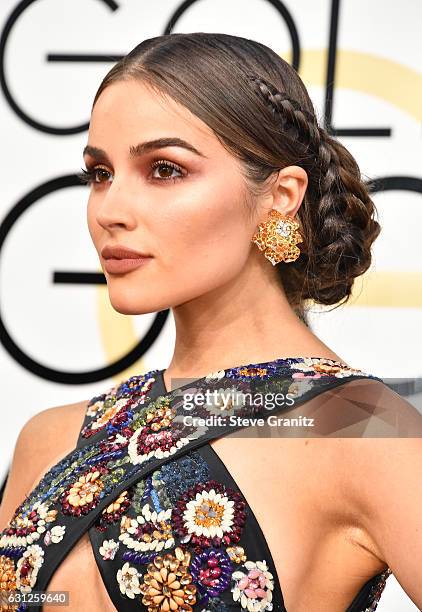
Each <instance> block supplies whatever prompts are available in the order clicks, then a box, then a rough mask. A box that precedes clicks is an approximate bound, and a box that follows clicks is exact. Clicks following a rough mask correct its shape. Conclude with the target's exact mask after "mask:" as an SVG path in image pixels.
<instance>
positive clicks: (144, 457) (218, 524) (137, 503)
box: [0, 358, 391, 612]
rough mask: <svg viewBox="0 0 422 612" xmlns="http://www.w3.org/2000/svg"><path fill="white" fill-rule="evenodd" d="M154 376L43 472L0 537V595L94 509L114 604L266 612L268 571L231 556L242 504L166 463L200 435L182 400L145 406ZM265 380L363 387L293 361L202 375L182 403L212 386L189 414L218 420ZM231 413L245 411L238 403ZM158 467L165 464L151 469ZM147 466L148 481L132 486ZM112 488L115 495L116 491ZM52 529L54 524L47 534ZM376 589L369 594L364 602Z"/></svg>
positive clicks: (91, 409)
mask: <svg viewBox="0 0 422 612" xmlns="http://www.w3.org/2000/svg"><path fill="white" fill-rule="evenodd" d="M155 373H156V370H155V371H151V372H148V373H146V374H143V375H139V376H134V377H132V378H130V379H128V380H126V381H123V382H122V383H121V384H120V385H117V386H114V387H112V388H111V389H110V390H109V391H107V393H104V394H102V395H98V396H96V397H94V398H92V400H91V401H90V402H89V403H88V406H87V411H86V415H85V422H84V427H83V429H82V431H81V437H82V438H83V439H84V440H83V443H82V444H81V445H80V446H78V447H77V448H75V450H74V451H72V452H71V453H69V454H68V455H67V456H66V457H64V458H63V459H62V460H61V461H59V462H58V463H57V464H56V465H55V466H53V467H52V468H50V469H49V470H48V472H46V474H45V475H44V476H43V477H42V479H41V480H40V482H39V483H38V484H37V486H36V487H35V488H34V490H33V491H31V493H30V494H29V495H28V496H27V497H26V498H25V499H24V500H23V501H22V503H21V504H20V506H19V507H18V508H17V509H16V511H15V514H14V516H13V517H12V519H11V520H10V522H9V524H8V525H7V526H6V528H5V529H4V530H3V531H2V532H1V533H0V586H1V589H2V590H4V591H16V590H18V591H21V592H28V591H30V590H31V589H33V588H34V587H36V585H37V580H38V579H39V576H42V575H43V572H44V571H45V569H46V558H48V557H49V555H50V550H51V549H52V550H54V549H56V550H60V548H59V547H57V544H59V543H60V542H62V541H63V542H65V543H66V546H67V545H68V544H69V541H70V542H71V541H72V540H69V538H72V537H74V534H75V533H77V530H76V525H77V523H78V521H81V520H82V519H83V518H84V517H85V516H86V515H89V513H90V512H91V511H94V510H95V509H96V508H97V506H99V504H102V505H101V506H100V508H99V509H98V508H97V513H98V515H96V518H95V522H93V523H92V526H93V527H95V528H96V529H97V530H99V531H100V532H104V538H105V539H104V540H103V541H102V544H101V545H100V546H99V548H98V550H97V553H98V555H99V557H100V559H102V560H103V561H107V563H110V564H111V563H113V562H114V563H116V564H119V567H118V568H116V574H115V576H116V580H117V583H116V584H117V585H118V588H119V591H120V593H121V594H122V596H125V597H128V598H130V599H134V598H135V597H136V598H137V599H139V600H141V601H142V603H144V605H146V606H147V608H148V610H149V611H150V612H152V611H154V612H157V611H158V610H160V611H161V610H162V611H164V610H168V609H171V610H185V611H186V610H190V609H192V607H193V606H194V605H195V604H196V603H198V604H200V605H201V609H205V608H204V606H206V610H209V612H225V611H226V610H228V607H227V605H226V603H225V602H224V601H223V599H224V598H226V597H227V596H230V598H231V594H232V593H233V598H234V594H235V595H236V597H237V596H238V598H237V600H234V599H233V601H237V602H238V604H239V606H240V607H242V608H243V609H247V610H253V611H255V610H270V609H271V607H270V606H271V593H272V591H273V588H274V587H272V586H271V585H272V582H271V578H272V576H271V573H270V572H269V570H268V562H269V560H265V559H262V560H260V561H252V560H251V559H250V558H249V556H248V550H247V547H246V548H245V547H244V546H242V545H241V544H242V543H243V542H242V541H241V537H242V535H243V534H244V532H245V527H246V524H247V513H248V510H247V504H246V501H245V499H244V497H243V496H242V494H241V493H240V492H238V491H235V490H233V489H231V488H229V487H227V486H226V485H225V484H223V483H222V482H219V481H217V480H215V479H214V478H212V477H211V476H212V473H211V472H210V467H209V466H208V464H207V462H206V461H205V460H204V459H203V457H202V456H201V454H200V453H198V452H197V451H196V450H195V448H191V449H185V450H184V454H180V456H178V455H177V454H176V453H177V451H178V450H179V449H181V448H182V447H184V446H186V445H188V443H191V442H194V441H195V440H197V439H198V438H200V437H201V436H203V435H204V434H205V432H206V431H207V428H206V427H199V426H198V427H194V426H186V425H184V423H183V421H182V418H181V416H182V414H183V412H182V409H183V406H182V402H183V393H182V391H181V390H175V392H174V393H165V394H164V395H162V396H160V397H159V398H157V399H156V400H153V401H150V400H149V398H148V393H149V391H150V390H151V388H152V385H153V383H154V381H155V377H154V375H155ZM275 374H285V378H284V379H281V381H280V386H281V387H282V388H283V389H284V388H288V387H289V386H291V385H296V386H295V387H294V388H295V389H296V390H297V392H298V393H303V392H304V391H306V390H307V389H310V388H312V383H315V384H316V380H315V381H312V380H311V379H312V378H315V379H317V378H318V379H320V380H323V381H324V382H325V380H327V381H328V378H329V376H332V375H334V376H336V377H344V376H349V375H353V374H358V375H365V376H370V375H367V374H365V373H363V372H361V371H360V370H355V369H353V368H348V367H347V366H345V364H340V363H338V362H333V361H331V360H326V359H316V358H309V359H298V358H294V359H285V360H275V361H274V362H270V363H268V364H255V365H254V364H249V365H247V366H242V367H238V368H231V369H227V370H219V371H217V372H211V373H210V374H209V375H208V376H207V377H205V378H204V379H200V380H199V381H196V382H195V383H194V384H193V385H192V387H191V388H189V389H185V391H186V390H188V391H190V390H191V389H192V390H193V391H196V390H198V389H199V390H201V389H205V388H206V387H207V384H208V383H213V384H214V385H215V386H216V387H217V389H216V390H217V401H216V403H214V404H212V403H210V404H206V405H202V407H201V408H200V409H198V411H197V412H198V415H199V416H206V415H208V414H212V413H213V411H219V414H221V412H222V410H221V406H222V401H220V400H222V394H225V393H228V392H230V391H233V390H236V391H238V390H239V389H240V390H241V391H242V390H243V389H246V390H247V389H248V388H249V383H250V382H251V381H257V382H259V383H260V384H261V386H265V384H268V385H271V384H274V389H276V388H277V384H278V381H274V382H273V381H272V380H271V379H272V377H273V375H275ZM308 374H309V376H308ZM302 378H306V379H307V380H304V381H303V382H302V380H301V379H302ZM292 379H293V382H292ZM234 381H235V382H236V383H238V388H236V389H235V387H233V382H234ZM179 398H180V399H179ZM174 399H176V400H177V401H176V402H174ZM147 400H149V401H147ZM233 409H234V406H230V407H229V408H228V409H226V411H227V412H230V411H231V410H233ZM239 410H240V412H242V411H244V412H245V414H246V413H248V411H249V412H252V411H253V409H252V408H251V406H248V405H246V404H245V403H240V406H239ZM223 411H224V405H223ZM258 411H259V410H258ZM91 438H92V440H91ZM171 455H175V457H173V456H171ZM165 458H169V461H165V462H164V463H162V462H161V463H162V465H160V461H159V460H161V459H165ZM150 463H152V466H153V467H152V470H151V471H150V473H149V474H148V475H147V476H146V477H144V478H142V477H141V478H139V476H138V474H139V472H140V471H142V470H143V468H144V466H145V465H146V466H148V464H150ZM155 463H157V464H158V468H155V465H154V464H155ZM145 471H147V470H145ZM135 479H136V480H135ZM121 483H122V484H123V483H124V486H125V487H126V488H125V489H124V490H120V489H122V488H123V487H120V488H118V487H119V486H120V484H121ZM131 483H134V484H131ZM60 512H61V513H62V515H63V516H62V515H60V514H59V513H60ZM58 518H59V520H58ZM87 518H88V520H89V516H88V517H87ZM56 521H57V522H59V523H60V524H55V525H52V523H55V522H56ZM61 523H66V524H61ZM119 529H120V534H119ZM116 530H117V533H116ZM112 535H115V539H114V538H113V537H111V536H112ZM117 539H118V541H116V540H117ZM35 542H36V543H35ZM51 557H52V558H53V555H51ZM236 566H237V569H234V568H235V567H236ZM40 570H41V572H40ZM390 573H391V571H390ZM255 574H256V576H255ZM175 576H176V577H175ZM387 576H388V572H386V573H385V577H387ZM264 578H265V580H266V581H265V584H264ZM383 584H385V581H384V583H382V581H381V582H379V583H377V589H378V590H376V591H375V590H374V593H373V594H372V595H373V597H374V598H375V599H376V598H377V597H378V592H379V596H380V592H381V591H380V589H381V590H382V588H383ZM264 593H265V596H264ZM157 598H158V599H157ZM273 603H274V602H273ZM258 605H259V606H260V607H258ZM265 606H266V607H265ZM231 607H232V606H231V605H230V608H231ZM23 609H24V608H22V610H23ZM25 609H26V608H25ZM373 610H375V608H372V607H371V608H368V610H367V611H366V612H373ZM19 612H20V610H19Z"/></svg>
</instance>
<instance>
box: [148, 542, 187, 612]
mask: <svg viewBox="0 0 422 612" xmlns="http://www.w3.org/2000/svg"><path fill="white" fill-rule="evenodd" d="M190 560H191V555H190V553H189V552H185V551H183V549H181V548H179V547H178V548H176V549H175V551H174V554H171V553H167V554H166V555H164V556H161V555H157V556H156V557H154V560H153V561H152V563H149V564H148V567H147V571H146V573H145V574H144V576H143V581H142V583H141V584H140V587H139V588H140V590H141V593H142V594H143V597H142V603H143V604H144V605H146V606H147V609H148V612H161V611H163V612H164V610H185V611H187V612H192V610H193V608H192V606H193V605H194V604H195V603H196V601H197V597H196V592H197V587H196V585H195V584H194V583H193V582H192V575H191V574H190V572H189V563H190Z"/></svg>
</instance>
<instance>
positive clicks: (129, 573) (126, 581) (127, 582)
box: [116, 562, 141, 599]
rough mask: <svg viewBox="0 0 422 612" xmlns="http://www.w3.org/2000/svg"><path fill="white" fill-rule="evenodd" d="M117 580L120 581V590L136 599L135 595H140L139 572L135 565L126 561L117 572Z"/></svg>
mask: <svg viewBox="0 0 422 612" xmlns="http://www.w3.org/2000/svg"><path fill="white" fill-rule="evenodd" d="M116 577H117V582H118V583H119V588H120V592H121V593H122V594H123V595H126V597H129V598H130V599H135V595H139V593H140V592H141V589H140V588H139V574H138V571H137V569H136V568H135V567H132V566H131V565H129V563H128V562H126V563H125V564H124V565H123V567H122V568H121V569H119V570H118V572H117V575H116Z"/></svg>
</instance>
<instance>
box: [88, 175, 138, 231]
mask: <svg viewBox="0 0 422 612" xmlns="http://www.w3.org/2000/svg"><path fill="white" fill-rule="evenodd" d="M129 199H130V196H129V194H126V193H124V192H123V190H122V189H121V188H119V187H115V184H112V185H111V186H110V188H109V189H108V190H107V193H106V195H105V196H104V198H103V199H102V200H101V203H100V204H99V205H98V207H97V210H96V219H97V223H98V224H99V225H101V227H102V228H104V229H115V228H125V229H127V230H130V229H134V228H135V227H136V218H135V216H134V214H133V210H132V205H131V204H130V203H129Z"/></svg>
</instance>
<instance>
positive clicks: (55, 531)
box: [44, 525, 66, 546]
mask: <svg viewBox="0 0 422 612" xmlns="http://www.w3.org/2000/svg"><path fill="white" fill-rule="evenodd" d="M65 531H66V527H65V525H56V526H55V527H53V528H52V529H49V530H48V531H47V533H46V534H45V536H44V544H45V545H46V546H49V545H50V544H51V543H53V544H58V543H59V542H61V541H62V540H63V536H64V534H65Z"/></svg>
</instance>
